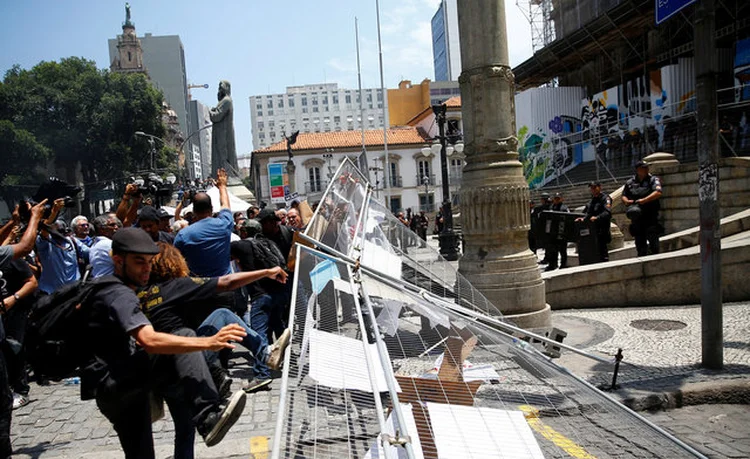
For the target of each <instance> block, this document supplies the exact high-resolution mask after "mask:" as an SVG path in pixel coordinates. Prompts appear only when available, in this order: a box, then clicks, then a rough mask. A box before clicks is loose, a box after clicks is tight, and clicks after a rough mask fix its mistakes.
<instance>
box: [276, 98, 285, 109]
mask: <svg viewBox="0 0 750 459" xmlns="http://www.w3.org/2000/svg"><path fill="white" fill-rule="evenodd" d="M276 108H284V99H279V100H278V101H277V103H276Z"/></svg>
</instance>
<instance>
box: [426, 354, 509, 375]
mask: <svg viewBox="0 0 750 459" xmlns="http://www.w3.org/2000/svg"><path fill="white" fill-rule="evenodd" d="M444 356H445V353H442V354H440V355H439V356H437V359H435V368H434V369H433V371H434V372H436V373H437V371H438V370H440V365H442V364H443V358H444ZM463 376H464V381H466V382H471V381H492V380H493V379H500V375H499V374H497V371H495V368H494V367H493V366H492V365H491V364H485V365H474V364H472V363H471V362H470V361H468V360H464V363H463Z"/></svg>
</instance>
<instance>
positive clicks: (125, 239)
mask: <svg viewBox="0 0 750 459" xmlns="http://www.w3.org/2000/svg"><path fill="white" fill-rule="evenodd" d="M112 252H114V253H142V254H146V255H156V254H157V253H159V247H158V246H157V245H156V244H155V243H154V241H152V240H151V236H150V235H149V234H148V233H147V232H145V231H143V230H142V229H140V228H133V227H130V228H123V229H121V230H119V231H117V232H116V233H115V234H114V236H112Z"/></svg>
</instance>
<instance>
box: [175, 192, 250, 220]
mask: <svg viewBox="0 0 750 459" xmlns="http://www.w3.org/2000/svg"><path fill="white" fill-rule="evenodd" d="M206 194H208V195H209V196H210V197H211V205H212V206H213V211H214V212H218V211H219V210H220V209H221V204H219V202H220V201H219V189H218V188H217V187H213V188H209V189H208V190H206ZM227 194H229V208H230V209H231V210H232V212H244V211H246V210H247V209H248V207H250V204H248V203H246V202H245V201H243V200H242V199H240V198H238V197H237V196H235V195H233V194H232V193H231V192H230V191H227ZM192 211H193V204H190V205H189V206H187V207H185V208H184V209H183V210H182V215H185V214H186V213H188V212H192Z"/></svg>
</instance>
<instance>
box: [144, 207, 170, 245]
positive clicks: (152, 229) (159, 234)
mask: <svg viewBox="0 0 750 459" xmlns="http://www.w3.org/2000/svg"><path fill="white" fill-rule="evenodd" d="M161 220H162V218H161V216H160V215H159V211H158V210H156V208H154V207H152V206H143V207H142V208H141V211H140V213H138V227H139V228H140V229H142V230H143V231H145V232H147V233H148V235H149V236H151V240H153V241H154V242H166V243H167V244H173V243H174V236H172V235H171V234H169V233H167V232H165V231H162V230H161V226H162V224H161Z"/></svg>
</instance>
